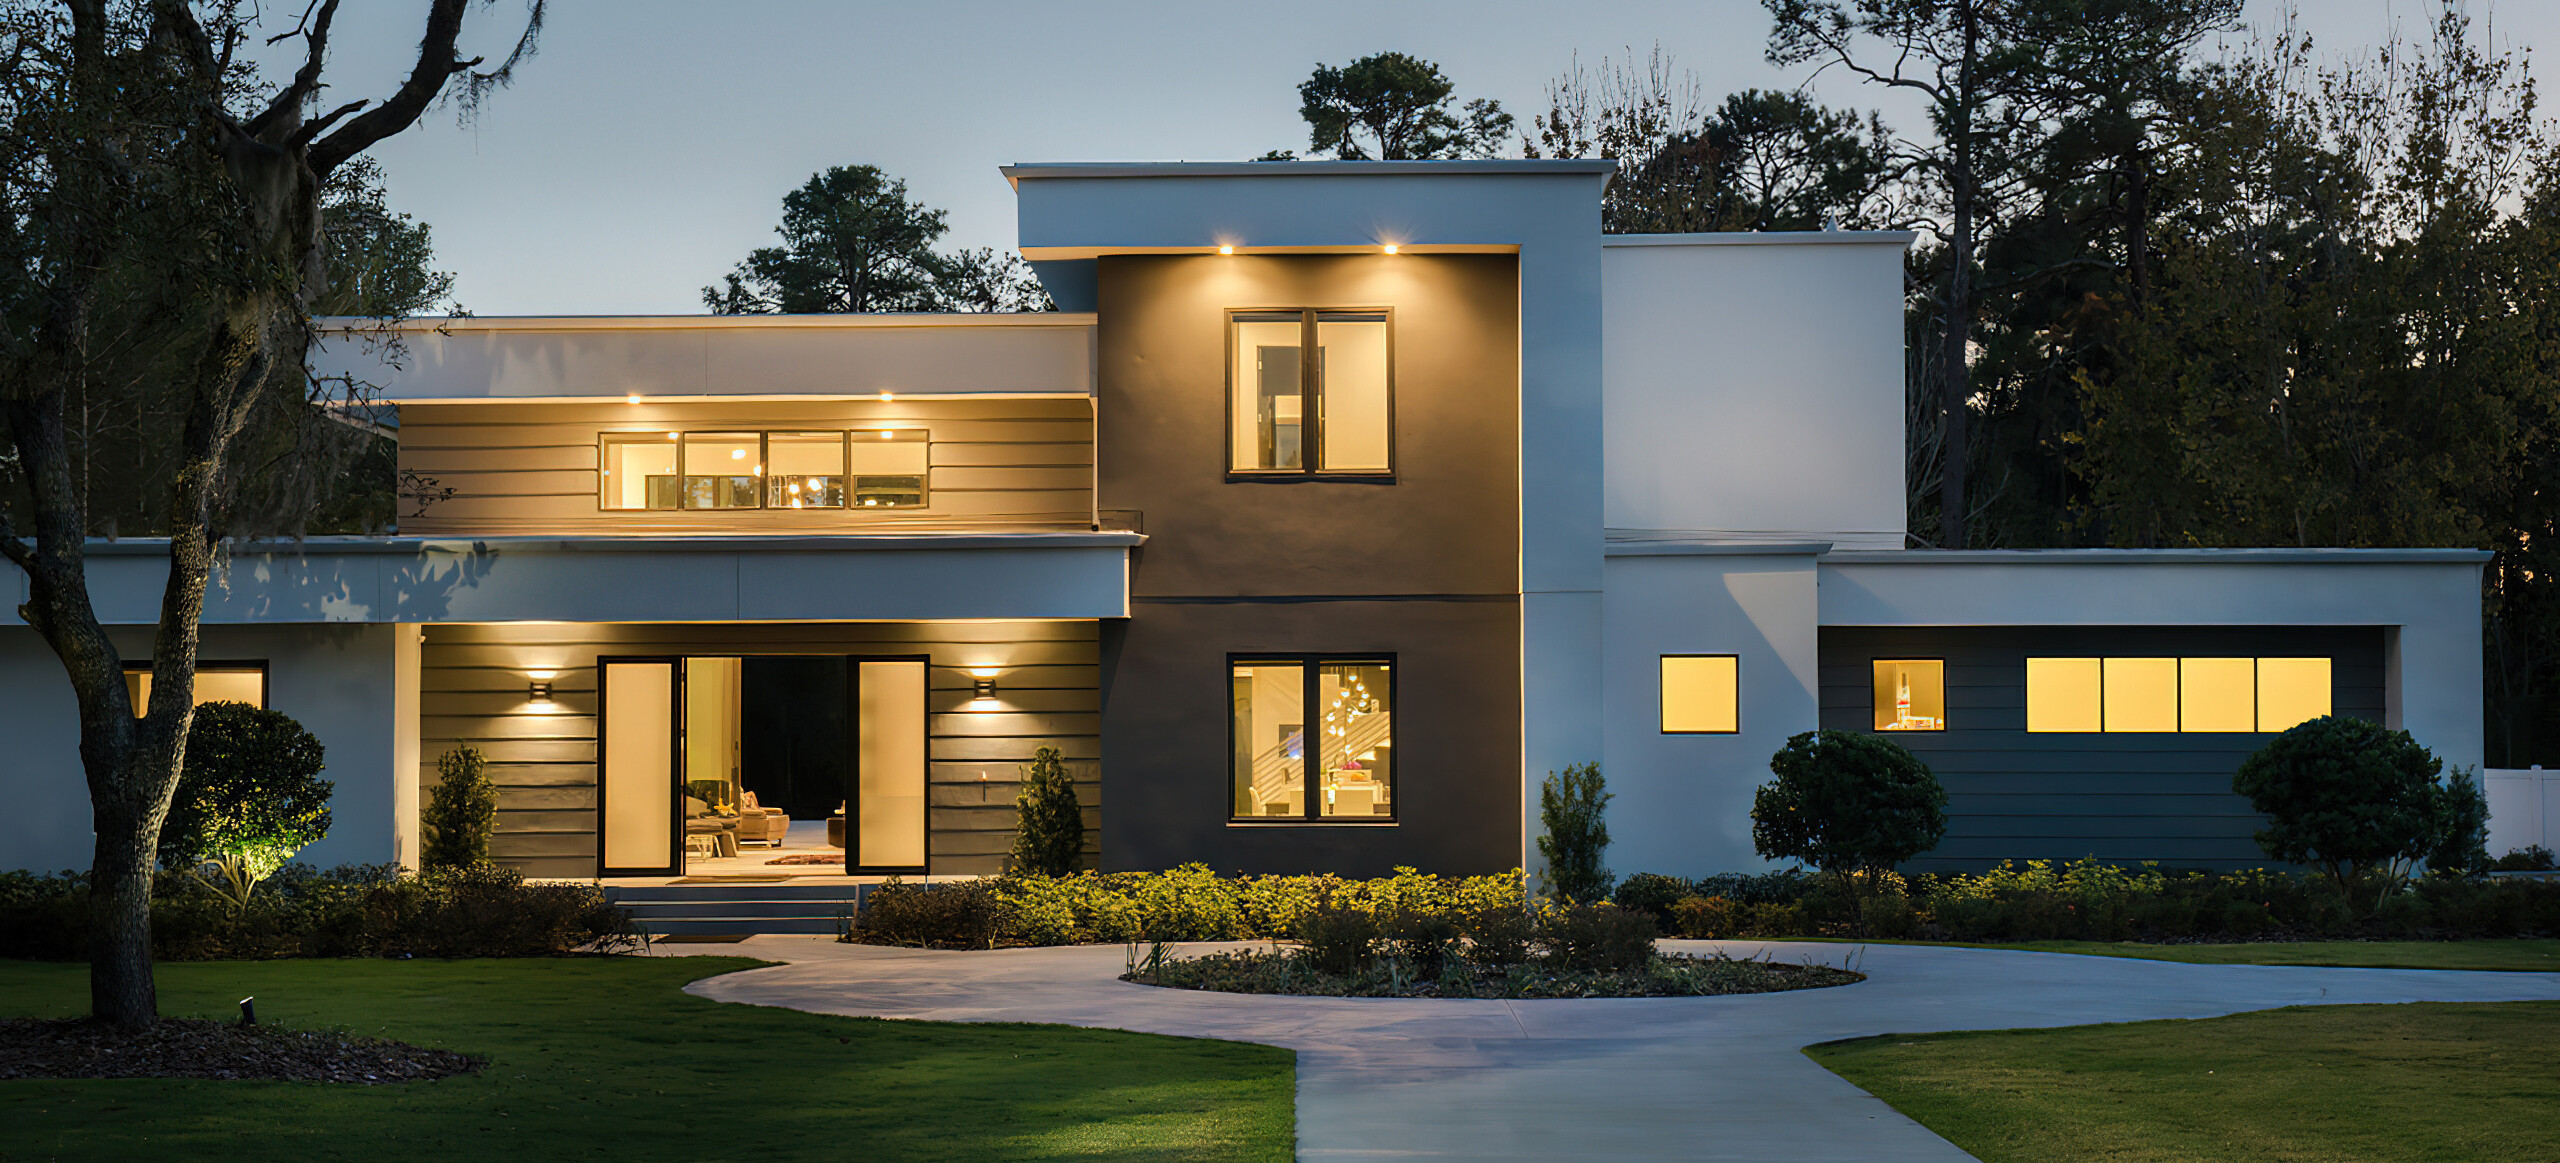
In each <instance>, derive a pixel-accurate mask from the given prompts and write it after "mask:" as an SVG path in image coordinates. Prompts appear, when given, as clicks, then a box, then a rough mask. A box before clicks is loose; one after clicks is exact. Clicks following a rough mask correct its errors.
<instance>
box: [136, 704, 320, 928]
mask: <svg viewBox="0 0 2560 1163" xmlns="http://www.w3.org/2000/svg"><path fill="white" fill-rule="evenodd" d="M321 759H322V749H321V746H320V741H319V740H318V739H315V738H313V737H312V735H311V732H309V731H306V730H303V729H302V724H300V723H297V722H294V721H293V719H292V717H291V716H288V715H285V714H283V713H281V712H277V711H270V710H266V709H264V708H260V707H253V706H250V705H249V704H247V703H206V704H205V705H203V706H201V707H197V708H196V711H195V722H194V725H193V726H192V727H190V728H189V730H188V732H187V754H186V762H185V763H184V764H183V765H182V766H181V768H180V770H179V774H178V790H177V794H176V796H175V797H174V798H172V800H171V801H170V804H169V817H168V821H167V822H166V823H164V824H162V825H161V827H160V862H161V863H162V864H163V865H165V866H167V867H170V868H184V869H187V870H189V871H193V872H196V873H197V878H198V879H199V880H202V881H204V883H205V885H206V887H208V888H211V889H213V890H214V891H215V892H218V893H220V894H221V895H222V896H223V898H224V899H226V900H229V901H230V902H232V904H233V905H234V906H235V907H243V908H245V907H246V906H247V905H248V903H249V894H250V892H251V891H253V890H255V889H256V888H257V887H258V882H259V881H262V880H265V879H266V878H267V877H268V876H269V875H270V874H272V873H274V872H275V870H276V869H279V868H282V867H284V863H285V861H288V860H291V859H293V854H294V853H296V852H300V851H302V850H303V849H304V848H305V847H308V846H309V845H311V844H313V843H315V842H317V841H318V840H319V839H320V838H321V837H323V836H326V835H328V834H329V795H330V793H331V792H334V791H336V790H337V785H336V784H334V783H331V782H329V781H328V780H325V779H322V778H320V772H321V771H322V770H323V768H324V767H325V766H326V765H325V764H323V763H322V762H321ZM206 866H211V867H212V868H214V869H215V870H216V877H206V876H204V875H203V873H202V872H201V871H200V870H201V869H202V868H204V867H206ZM217 878H218V879H217Z"/></svg>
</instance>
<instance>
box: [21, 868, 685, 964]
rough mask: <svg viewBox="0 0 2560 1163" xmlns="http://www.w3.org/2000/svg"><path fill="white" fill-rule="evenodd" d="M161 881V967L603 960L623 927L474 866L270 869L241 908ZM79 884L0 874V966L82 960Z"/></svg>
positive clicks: (591, 890)
mask: <svg viewBox="0 0 2560 1163" xmlns="http://www.w3.org/2000/svg"><path fill="white" fill-rule="evenodd" d="M186 884H187V880H186V874H184V873H178V872H163V873H161V874H160V876H159V877H158V880H157V884H156V885H155V888H154V897H153V900H152V905H151V937H152V955H153V956H154V957H157V958H159V959H161V960H166V961H202V960H211V959H226V960H229V959H260V958H275V957H387V956H404V955H405V956H421V957H537V956H553V955H559V954H565V953H571V952H577V951H581V950H586V949H613V948H621V947H624V946H627V945H629V944H630V943H632V941H633V940H634V939H635V935H634V933H633V930H632V928H631V924H630V918H629V917H628V916H627V915H626V914H625V913H624V912H623V911H622V910H621V909H619V908H616V907H614V906H613V905H612V904H610V903H608V902H607V901H606V900H605V897H604V890H603V889H601V888H598V887H596V886H594V885H591V884H571V883H530V882H527V881H526V880H525V879H524V877H523V874H521V873H518V872H516V871H514V870H513V869H507V868H499V867H494V866H488V865H483V866H481V867H479V868H472V869H439V870H431V871H428V872H424V873H420V874H419V875H417V876H414V877H409V876H402V875H401V874H400V869H399V868H397V867H396V866H393V865H388V864H380V865H343V866H340V867H337V868H330V869H315V868H312V867H311V866H309V865H304V864H288V865H285V866H284V867H283V868H281V869H278V870H277V871H276V872H275V873H274V874H273V875H272V876H271V877H270V878H269V879H268V880H267V882H266V884H265V886H264V891H261V892H259V893H258V894H257V895H256V896H255V897H253V898H251V899H250V901H249V902H248V903H247V904H246V905H245V906H243V907H239V908H234V907H232V905H231V903H230V902H228V901H224V900H220V899H217V898H215V897H213V896H211V895H209V894H207V893H203V892H198V891H190V890H189V889H188V888H187V887H186ZM88 897H89V879H88V874H86V873H79V872H65V873H61V874H59V875H55V876H38V875H34V874H31V873H24V872H11V873H0V957H25V958H38V959H46V960H78V959H81V958H84V957H86V956H88V936H87V932H88V930H87V914H88Z"/></svg>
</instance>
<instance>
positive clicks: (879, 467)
mask: <svg viewBox="0 0 2560 1163" xmlns="http://www.w3.org/2000/svg"><path fill="white" fill-rule="evenodd" d="M847 447H849V448H850V449H851V450H852V454H853V501H852V504H853V507H854V508H857V509H920V508H923V507H924V503H925V475H926V471H927V462H928V461H929V460H930V459H931V457H930V454H929V452H928V449H930V448H931V447H932V446H931V444H930V443H929V442H928V441H927V439H926V433H925V431H924V430H923V429H921V428H869V429H860V430H857V431H855V432H854V433H853V434H852V436H851V439H850V441H849V443H848V445H847Z"/></svg>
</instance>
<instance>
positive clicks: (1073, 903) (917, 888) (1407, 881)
mask: <svg viewBox="0 0 2560 1163" xmlns="http://www.w3.org/2000/svg"><path fill="white" fill-rule="evenodd" d="M1525 884H1526V882H1525V881H1524V880H1523V879H1522V876H1521V874H1520V872H1519V870H1517V869H1514V870H1512V871H1510V872H1507V873H1503V874H1501V875H1499V876H1470V877H1455V876H1434V875H1431V874H1429V873H1424V872H1418V871H1416V870H1414V869H1411V868H1399V869H1397V870H1396V873H1395V875H1394V876H1389V877H1381V878H1379V879H1376V880H1346V879H1344V878H1342V877H1338V876H1241V877H1227V876H1220V875H1218V874H1217V873H1215V872H1212V871H1210V870H1209V868H1208V867H1207V866H1206V865H1200V864H1186V865H1183V866H1182V867H1180V868H1176V869H1174V870H1172V871H1170V872H1077V873H1071V874H1069V875H1066V876H1025V875H1008V876H1000V877H984V878H981V879H978V880H969V881H955V882H949V883H944V884H934V885H907V884H898V885H895V886H894V887H892V886H891V885H882V886H881V887H880V888H879V889H877V890H875V891H873V892H872V893H871V894H870V896H869V898H868V899H867V900H866V901H865V903H864V905H863V908H862V912H861V915H860V916H859V917H858V918H856V922H855V927H854V930H853V932H852V933H850V934H848V939H849V940H855V941H862V942H867V943H872V944H888V945H924V946H931V947H933V948H941V949H983V948H987V947H988V946H989V945H1080V944H1090V943H1095V942H1105V943H1119V942H1126V941H1240V940H1285V939H1289V938H1291V937H1293V936H1294V935H1295V934H1296V933H1297V931H1298V928H1299V921H1300V919H1301V918H1303V917H1305V916H1306V915H1307V914H1308V913H1310V912H1312V911H1314V910H1315V909H1316V908H1317V907H1318V906H1319V905H1323V904H1325V903H1327V902H1330V903H1331V905H1332V906H1333V907H1334V908H1336V909H1348V910H1353V911H1356V912H1359V913H1363V914H1371V915H1377V916H1395V915H1401V914H1413V913H1440V914H1446V915H1449V916H1452V917H1473V916H1476V915H1477V914H1480V913H1483V912H1485V911H1487V910H1491V909H1499V908H1506V907H1507V908H1512V909H1517V908H1519V907H1521V901H1522V899H1523V896H1524V893H1525ZM945 894H949V896H950V897H951V899H948V900H944V899H935V898H941V897H943V896H944V895H945ZM982 894H983V896H984V898H985V901H986V907H985V908H984V909H981V908H979V907H977V906H976V905H975V904H974V903H972V901H974V899H975V898H977V897H979V896H980V895H982ZM963 897H967V898H972V901H964V900H962V899H959V898H963Z"/></svg>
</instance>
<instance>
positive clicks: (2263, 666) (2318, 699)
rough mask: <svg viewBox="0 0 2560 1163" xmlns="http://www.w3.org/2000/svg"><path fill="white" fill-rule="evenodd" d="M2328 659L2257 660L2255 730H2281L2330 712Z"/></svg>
mask: <svg viewBox="0 0 2560 1163" xmlns="http://www.w3.org/2000/svg"><path fill="white" fill-rule="evenodd" d="M2329 684H2330V674H2329V660H2328V659H2326V658H2261V659H2259V660H2258V729H2259V730H2261V731H2283V730H2287V729H2289V728H2292V727H2295V726H2299V725H2301V724H2303V723H2307V722H2309V721H2311V720H2313V719H2317V718H2319V717H2321V716H2322V715H2326V714H2329V713H2330V705H2329V692H2330V685H2329Z"/></svg>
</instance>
